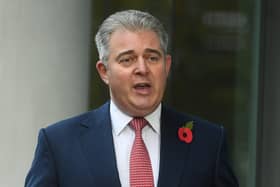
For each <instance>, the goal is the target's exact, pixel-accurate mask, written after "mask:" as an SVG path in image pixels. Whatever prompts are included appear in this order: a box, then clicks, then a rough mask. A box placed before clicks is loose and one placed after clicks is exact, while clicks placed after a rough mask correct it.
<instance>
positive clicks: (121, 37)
mask: <svg viewBox="0 0 280 187" xmlns="http://www.w3.org/2000/svg"><path fill="white" fill-rule="evenodd" d="M146 49H154V50H158V51H160V52H161V51H162V50H161V48H160V40H159V37H158V35H157V34H156V33H155V32H153V31H150V30H139V31H130V30H125V29H118V30H116V31H115V32H113V33H112V35H111V38H110V40H109V51H110V53H119V52H122V51H127V50H133V51H135V52H137V51H138V52H141V51H145V50H146Z"/></svg>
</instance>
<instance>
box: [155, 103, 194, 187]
mask: <svg viewBox="0 0 280 187" xmlns="http://www.w3.org/2000/svg"><path fill="white" fill-rule="evenodd" d="M185 122H186V119H184V118H183V117H181V116H180V115H178V114H177V113H175V112H173V111H171V110H169V109H167V108H165V107H164V106H163V108H162V114H161V155H160V171H159V180H158V186H159V187H170V186H173V187H177V186H179V184H180V178H181V176H182V174H183V169H184V168H185V167H186V161H187V160H188V159H187V158H188V152H189V148H190V144H186V143H184V142H182V141H180V140H179V138H178V129H179V128H180V127H181V126H183V125H184V123H185Z"/></svg>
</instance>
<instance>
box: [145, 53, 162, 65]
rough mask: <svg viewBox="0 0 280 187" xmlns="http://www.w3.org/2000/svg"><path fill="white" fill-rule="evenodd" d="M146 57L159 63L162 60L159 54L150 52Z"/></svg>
mask: <svg viewBox="0 0 280 187" xmlns="http://www.w3.org/2000/svg"><path fill="white" fill-rule="evenodd" d="M145 59H146V60H147V62H150V63H157V62H159V61H160V56H158V55H157V54H148V55H146V56H145Z"/></svg>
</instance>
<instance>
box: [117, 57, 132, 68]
mask: <svg viewBox="0 0 280 187" xmlns="http://www.w3.org/2000/svg"><path fill="white" fill-rule="evenodd" d="M135 61H136V57H135V56H133V55H124V56H122V57H120V59H119V60H118V62H119V64H122V65H124V66H129V65H131V64H133V63H134V62H135Z"/></svg>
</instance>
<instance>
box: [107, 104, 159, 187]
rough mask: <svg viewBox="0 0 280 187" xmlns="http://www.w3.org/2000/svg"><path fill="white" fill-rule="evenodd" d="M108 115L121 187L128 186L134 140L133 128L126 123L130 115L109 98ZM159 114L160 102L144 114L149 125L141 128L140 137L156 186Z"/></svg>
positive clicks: (129, 119)
mask: <svg viewBox="0 0 280 187" xmlns="http://www.w3.org/2000/svg"><path fill="white" fill-rule="evenodd" d="M110 115H111V120H112V130H113V139H114V146H115V153H116V160H117V167H118V172H119V177H120V181H121V185H122V187H129V159H130V152H131V148H132V145H133V142H134V136H135V135H134V130H133V129H131V127H130V126H129V125H128V123H129V122H130V121H131V120H132V117H131V116H128V115H126V114H125V113H123V112H122V111H121V110H120V109H119V108H118V107H117V106H116V105H115V103H114V102H113V101H112V100H111V103H110ZM160 115H161V104H160V105H159V106H158V107H157V108H156V110H155V111H154V112H153V113H151V114H149V115H147V116H145V119H146V120H147V121H148V122H149V124H150V125H147V126H145V127H144V128H143V130H142V137H143V140H144V142H145V145H146V147H147V149H148V152H149V156H150V159H151V164H152V169H153V176H154V183H155V184H154V186H157V181H158V175H159V161H160Z"/></svg>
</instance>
